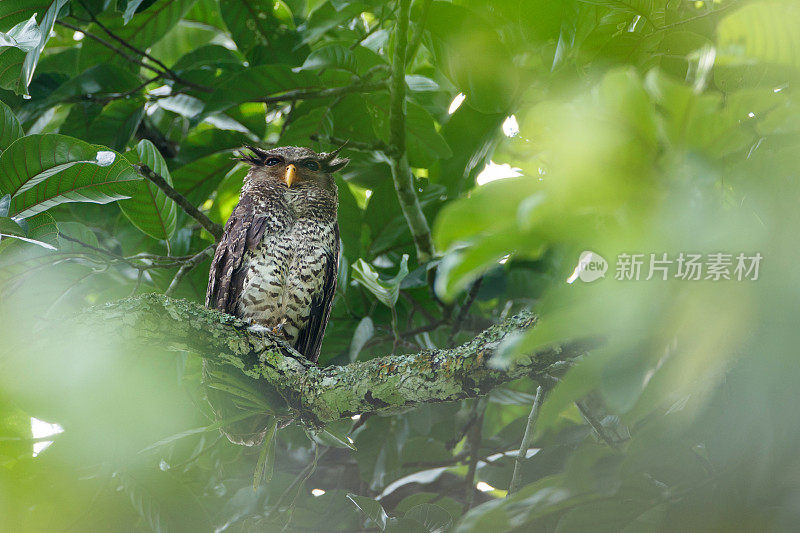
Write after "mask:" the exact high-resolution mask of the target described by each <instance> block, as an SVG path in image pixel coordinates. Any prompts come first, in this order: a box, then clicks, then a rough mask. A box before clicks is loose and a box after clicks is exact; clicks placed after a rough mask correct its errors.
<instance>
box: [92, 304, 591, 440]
mask: <svg viewBox="0 0 800 533" xmlns="http://www.w3.org/2000/svg"><path fill="white" fill-rule="evenodd" d="M76 320H77V321H78V322H79V324H86V326H87V327H89V328H94V329H96V328H97V325H98V324H100V323H103V324H107V325H108V327H110V328H112V332H113V335H109V336H108V337H107V338H109V339H113V340H114V341H119V340H120V339H121V340H122V341H124V342H125V343H126V345H127V344H136V345H142V346H144V347H147V348H149V349H150V350H155V349H160V350H164V349H168V350H186V351H188V352H191V353H195V354H197V355H199V356H201V357H203V358H205V359H206V360H207V361H209V362H211V363H214V364H217V365H220V366H222V367H226V368H227V372H236V373H237V375H239V374H238V373H239V372H241V373H243V374H244V375H245V376H248V377H249V378H251V379H252V380H253V382H254V385H256V386H257V387H259V388H260V390H262V391H263V392H264V395H265V398H266V397H269V398H272V399H273V400H274V399H275V398H277V399H278V401H279V402H280V404H279V405H274V406H273V407H274V410H275V412H276V413H277V414H278V416H279V417H281V418H283V419H285V420H299V421H302V422H303V423H305V424H307V425H310V426H320V425H323V424H326V423H328V422H332V421H334V420H339V419H344V418H349V417H351V416H353V415H355V414H364V413H372V412H379V411H382V412H387V411H392V410H397V409H405V408H408V407H410V406H414V405H418V404H424V403H429V402H445V401H453V400H459V399H463V398H474V397H479V396H482V395H485V394H487V393H488V392H489V391H490V390H492V388H494V387H495V386H497V385H499V384H502V383H506V382H508V381H512V380H514V379H517V378H520V377H523V376H530V377H532V378H534V379H545V375H546V374H547V373H548V372H550V371H551V367H552V366H553V365H554V364H557V363H559V362H562V361H564V360H569V359H573V358H575V357H577V356H579V355H581V353H582V349H580V348H579V347H577V346H576V347H570V348H567V349H563V350H562V349H561V348H558V349H551V350H547V351H543V352H541V353H538V354H535V355H532V356H531V357H528V358H523V359H522V360H520V361H518V362H517V363H516V364H515V365H514V366H512V367H510V368H507V369H499V368H493V367H491V366H490V365H488V364H487V362H488V361H489V359H490V358H491V356H492V354H493V353H494V351H495V349H496V348H497V346H498V345H499V344H500V342H501V341H502V340H503V338H504V337H505V336H506V335H507V334H509V333H512V332H515V331H519V330H522V329H525V328H528V327H530V326H531V325H532V324H533V323H534V322H535V318H534V317H533V316H532V315H530V314H526V315H519V316H516V317H514V318H512V319H509V320H508V321H506V322H504V323H503V324H499V325H496V326H492V327H491V328H489V329H487V330H486V331H484V332H483V333H481V334H480V335H478V336H477V337H476V338H474V339H473V340H471V341H469V342H467V343H465V344H463V345H461V346H459V347H457V348H454V349H450V350H426V351H422V352H419V353H414V354H408V355H396V356H385V357H380V358H377V359H372V360H370V361H364V362H356V363H351V364H349V365H346V366H329V367H324V368H320V367H318V366H316V365H315V364H313V363H311V362H309V361H308V360H306V359H304V358H303V357H302V356H300V355H299V354H298V353H297V352H295V351H294V350H293V349H292V348H290V347H288V346H287V345H286V344H284V343H283V342H280V341H276V340H274V339H273V338H272V337H270V336H267V335H262V334H259V333H255V332H253V331H251V330H249V329H248V324H247V323H245V322H243V321H241V320H239V319H237V318H235V317H233V316H230V315H225V314H222V313H220V312H219V311H215V310H210V309H206V308H204V307H202V306H200V305H198V304H195V303H191V302H188V301H186V300H179V299H173V298H169V297H167V296H164V295H160V294H145V295H141V296H136V297H134V298H129V299H125V300H119V301H116V302H113V303H109V304H107V305H105V306H99V307H95V308H92V309H90V310H88V311H86V312H85V313H83V314H82V315H80V316H79V317H78V318H77V319H76ZM95 337H96V335H95Z"/></svg>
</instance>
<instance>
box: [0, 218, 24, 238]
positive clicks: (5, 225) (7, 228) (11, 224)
mask: <svg viewBox="0 0 800 533" xmlns="http://www.w3.org/2000/svg"><path fill="white" fill-rule="evenodd" d="M0 235H3V236H4V237H24V236H25V230H24V229H22V227H21V226H20V225H19V224H17V223H16V222H15V221H14V220H13V219H12V218H10V217H0Z"/></svg>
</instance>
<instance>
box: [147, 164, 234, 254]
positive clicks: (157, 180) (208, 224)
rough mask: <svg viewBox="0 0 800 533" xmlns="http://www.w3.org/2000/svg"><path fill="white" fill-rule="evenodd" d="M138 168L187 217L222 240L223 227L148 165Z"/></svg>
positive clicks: (216, 238)
mask: <svg viewBox="0 0 800 533" xmlns="http://www.w3.org/2000/svg"><path fill="white" fill-rule="evenodd" d="M136 166H137V168H138V170H139V173H140V174H141V175H142V176H144V177H145V178H147V179H148V180H150V181H151V182H153V184H154V185H155V186H156V187H158V188H159V189H161V190H162V191H163V192H164V194H166V195H167V198H171V199H172V200H173V201H174V202H175V203H176V204H178V205H179V206H180V208H181V209H183V210H184V211H185V212H186V214H187V215H189V216H190V217H192V218H193V219H195V220H196V221H198V222H199V223H200V225H201V226H203V227H204V228H205V229H206V230H207V231H208V232H209V233H210V234H211V235H213V236H214V239H215V240H217V241H219V240H220V239H221V238H222V231H223V228H222V226H220V225H219V224H217V223H216V222H214V221H213V220H211V219H210V218H208V217H207V216H206V214H205V213H203V212H202V211H200V210H199V209H197V208H196V207H195V206H194V205H192V203H191V202H190V201H189V200H187V199H186V197H185V196H184V195H182V194H181V193H179V192H178V191H176V190H175V189H173V188H172V186H171V185H170V184H169V183H167V180H165V179H164V177H163V176H161V175H160V174H157V173H156V172H154V171H153V169H151V168H150V167H148V166H147V165H136Z"/></svg>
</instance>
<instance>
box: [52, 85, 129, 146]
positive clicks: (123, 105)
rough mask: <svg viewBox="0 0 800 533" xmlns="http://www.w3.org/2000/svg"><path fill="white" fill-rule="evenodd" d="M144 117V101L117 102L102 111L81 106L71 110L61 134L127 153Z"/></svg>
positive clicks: (84, 105) (84, 104)
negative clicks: (127, 148) (129, 143)
mask: <svg viewBox="0 0 800 533" xmlns="http://www.w3.org/2000/svg"><path fill="white" fill-rule="evenodd" d="M142 117H144V98H142V97H134V98H125V99H122V100H114V101H113V102H109V103H108V104H106V105H105V106H103V107H101V106H100V105H98V104H95V103H89V102H81V103H78V104H75V105H73V106H72V109H71V110H70V113H69V115H68V116H67V119H66V120H65V121H64V122H65V124H64V127H62V128H61V129H60V133H63V134H65V135H70V136H72V137H78V138H80V139H83V140H85V141H87V142H90V143H93V144H104V145H106V146H108V147H109V148H113V149H114V150H118V151H121V150H125V147H126V146H127V145H128V142H130V140H131V137H133V134H134V133H135V132H136V129H137V128H138V127H139V123H140V122H141V121H142Z"/></svg>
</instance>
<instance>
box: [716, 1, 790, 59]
mask: <svg viewBox="0 0 800 533" xmlns="http://www.w3.org/2000/svg"><path fill="white" fill-rule="evenodd" d="M798 27H800V6H798V5H797V2H793V1H791V0H761V1H758V2H752V3H748V4H747V5H744V6H742V7H741V8H740V9H738V10H736V11H735V12H733V13H731V14H730V15H728V16H726V17H725V18H724V19H722V20H721V21H720V23H719V25H718V26H717V42H718V43H719V47H720V52H721V53H723V54H728V55H730V56H732V57H739V58H743V59H747V58H750V59H759V60H761V61H764V62H768V63H776V64H780V65H792V66H794V67H797V68H800V34H798V32H797V28H798Z"/></svg>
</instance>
